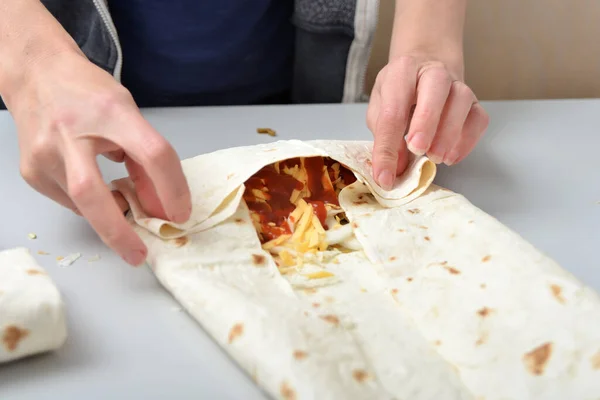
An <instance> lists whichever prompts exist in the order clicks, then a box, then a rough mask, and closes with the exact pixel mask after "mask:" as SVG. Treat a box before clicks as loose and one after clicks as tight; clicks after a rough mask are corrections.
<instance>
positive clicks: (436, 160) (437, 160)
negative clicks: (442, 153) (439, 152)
mask: <svg viewBox="0 0 600 400" xmlns="http://www.w3.org/2000/svg"><path fill="white" fill-rule="evenodd" d="M427 158H429V159H430V160H431V161H432V162H433V163H434V164H440V163H441V162H442V157H439V156H436V155H435V154H428V155H427Z"/></svg>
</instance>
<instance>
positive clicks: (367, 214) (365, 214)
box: [363, 213, 371, 217]
mask: <svg viewBox="0 0 600 400" xmlns="http://www.w3.org/2000/svg"><path fill="white" fill-rule="evenodd" d="M370 216H371V213H364V214H363V217H370Z"/></svg>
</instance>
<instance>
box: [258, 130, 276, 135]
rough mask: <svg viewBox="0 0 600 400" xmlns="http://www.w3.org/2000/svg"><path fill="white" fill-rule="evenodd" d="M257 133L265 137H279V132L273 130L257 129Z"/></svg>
mask: <svg viewBox="0 0 600 400" xmlns="http://www.w3.org/2000/svg"><path fill="white" fill-rule="evenodd" d="M256 133H258V134H265V135H269V136H277V132H275V131H274V130H273V129H271V128H257V129H256Z"/></svg>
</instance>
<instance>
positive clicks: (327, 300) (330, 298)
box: [325, 296, 335, 303]
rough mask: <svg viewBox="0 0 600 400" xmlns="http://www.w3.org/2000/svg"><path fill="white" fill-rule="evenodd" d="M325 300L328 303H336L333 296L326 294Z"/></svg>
mask: <svg viewBox="0 0 600 400" xmlns="http://www.w3.org/2000/svg"><path fill="white" fill-rule="evenodd" d="M325 301H326V302H328V303H335V298H334V297H331V296H325Z"/></svg>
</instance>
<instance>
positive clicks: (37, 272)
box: [26, 269, 46, 275]
mask: <svg viewBox="0 0 600 400" xmlns="http://www.w3.org/2000/svg"><path fill="white" fill-rule="evenodd" d="M26 272H27V274H28V275H46V273H45V272H44V271H40V270H39V269H28V270H27V271H26Z"/></svg>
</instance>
